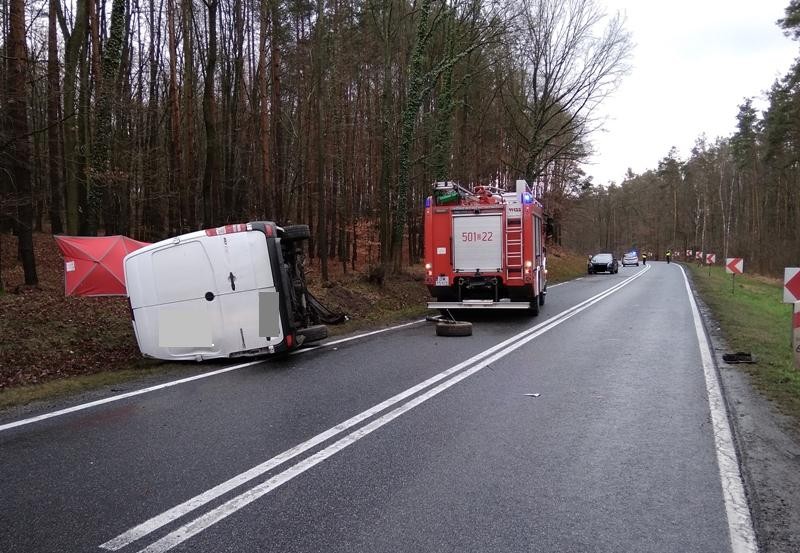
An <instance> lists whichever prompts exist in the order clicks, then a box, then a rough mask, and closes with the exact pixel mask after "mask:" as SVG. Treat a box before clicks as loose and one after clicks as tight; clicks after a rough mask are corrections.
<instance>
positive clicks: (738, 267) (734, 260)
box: [725, 257, 744, 294]
mask: <svg viewBox="0 0 800 553" xmlns="http://www.w3.org/2000/svg"><path fill="white" fill-rule="evenodd" d="M725 272H726V273H730V275H731V294H733V293H734V283H735V281H736V275H740V274H742V273H743V272H744V258H741V257H728V258H727V259H725Z"/></svg>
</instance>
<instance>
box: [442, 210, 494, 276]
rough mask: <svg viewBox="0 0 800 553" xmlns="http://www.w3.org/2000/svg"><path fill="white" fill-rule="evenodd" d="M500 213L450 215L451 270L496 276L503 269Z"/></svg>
mask: <svg viewBox="0 0 800 553" xmlns="http://www.w3.org/2000/svg"><path fill="white" fill-rule="evenodd" d="M502 245H503V215H502V213H482V214H474V213H464V214H458V213H453V270H454V271H455V272H460V273H474V272H477V271H480V272H482V273H493V272H498V271H500V270H501V268H502V267H503V248H502Z"/></svg>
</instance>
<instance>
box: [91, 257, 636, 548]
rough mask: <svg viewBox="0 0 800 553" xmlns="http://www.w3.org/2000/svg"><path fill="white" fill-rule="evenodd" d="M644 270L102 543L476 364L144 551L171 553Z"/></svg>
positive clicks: (128, 538) (141, 531)
mask: <svg viewBox="0 0 800 553" xmlns="http://www.w3.org/2000/svg"><path fill="white" fill-rule="evenodd" d="M643 273H644V272H642V273H638V274H636V275H634V276H632V277H629V278H628V279H626V280H624V281H622V282H621V283H619V284H617V285H616V286H613V287H611V288H609V289H608V290H605V291H604V292H601V293H599V294H597V295H595V296H593V297H591V298H589V299H587V300H584V301H583V302H581V303H579V304H577V305H575V306H573V307H571V308H569V309H566V310H564V311H562V312H561V313H559V314H557V315H555V316H553V317H551V318H550V319H548V320H546V321H543V322H542V323H539V324H537V325H535V326H533V327H531V328H529V329H526V330H524V331H522V332H520V333H518V334H517V335H515V336H512V337H511V338H508V339H507V340H504V341H503V342H501V343H499V344H497V345H495V346H493V347H491V348H489V349H487V350H485V351H483V352H481V353H479V354H477V355H475V356H473V357H470V358H469V359H467V360H465V361H463V362H461V363H459V364H458V365H455V366H453V367H450V368H449V369H447V370H445V371H443V372H441V373H439V374H437V375H435V376H433V377H431V378H429V379H427V380H425V381H424V382H421V383H420V384H417V385H416V386H414V387H412V388H409V389H408V390H406V391H404V392H401V393H400V394H397V395H395V396H394V397H392V398H389V399H387V400H386V401H383V402H382V403H380V404H378V405H375V406H374V407H372V408H370V409H368V410H366V411H364V412H363V413H360V414H358V415H356V416H355V417H352V418H350V419H348V420H347V421H344V422H342V423H340V424H338V425H336V426H334V427H333V428H331V429H329V430H326V431H325V432H323V433H321V434H318V435H317V436H315V437H313V438H311V439H310V440H308V441H306V442H303V443H301V444H299V445H297V446H295V447H293V448H292V449H289V450H287V451H285V452H283V453H281V454H279V455H277V456H275V457H273V458H272V459H270V460H268V461H266V462H264V463H262V464H260V465H257V466H255V467H253V468H251V469H250V470H248V471H246V472H243V473H241V474H239V475H237V476H235V477H233V478H231V479H230V480H227V481H226V482H223V483H222V484H219V485H217V486H215V487H214V488H211V489H210V490H208V491H206V492H204V493H202V494H200V495H198V496H195V497H193V498H191V499H189V500H188V501H185V502H184V503H181V504H180V505H177V506H175V507H173V508H171V509H169V510H168V511H165V512H163V513H161V514H160V515H157V516H155V517H153V518H151V519H149V520H147V521H145V522H144V523H142V524H140V525H138V526H135V527H133V528H131V529H129V530H127V531H126V532H124V533H123V534H120V535H119V536H117V537H116V538H113V539H112V540H109V541H108V542H106V543H104V544H102V545H101V546H100V547H102V548H104V549H108V550H112V551H116V550H118V549H121V548H123V547H125V546H127V545H128V544H130V543H132V542H134V541H136V540H138V539H140V538H142V537H144V536H146V535H148V534H150V533H152V532H153V531H155V530H157V529H158V528H161V527H162V526H164V525H166V524H168V523H170V522H172V521H174V520H176V519H177V518H179V517H182V516H183V515H185V514H187V513H189V512H191V511H193V510H195V509H197V508H199V507H201V506H203V505H205V504H206V503H208V502H210V501H212V500H214V499H216V498H217V497H219V496H221V495H223V494H225V493H227V492H228V491H230V490H233V489H234V488H236V487H238V486H240V485H241V484H243V483H245V482H247V481H249V480H252V479H253V478H256V477H257V476H260V475H262V474H265V473H266V472H268V471H269V470H271V469H272V468H275V467H277V466H278V465H280V464H282V463H284V462H286V461H288V460H289V459H292V458H293V457H296V456H297V455H300V454H301V453H303V452H305V451H308V450H309V449H311V448H313V447H315V446H316V445H318V444H320V443H322V442H324V441H326V440H328V439H329V438H331V437H333V436H335V435H338V434H340V433H342V432H343V431H345V430H347V429H348V428H351V427H353V426H355V425H356V424H358V423H360V422H363V421H365V420H366V419H368V418H370V417H372V416H373V415H375V414H377V413H379V412H381V411H384V410H385V409H387V408H389V407H391V406H392V405H394V404H396V403H399V402H400V401H402V400H404V399H406V398H408V397H410V396H412V395H414V394H416V393H417V392H420V391H422V390H424V389H425V388H429V387H430V386H432V385H433V384H435V383H436V382H438V381H440V380H443V379H445V378H447V377H449V376H451V375H453V374H454V373H457V372H459V371H461V370H462V369H464V368H466V367H470V366H471V368H469V369H468V370H466V371H463V372H461V373H459V374H458V375H456V376H455V377H453V378H451V379H450V380H447V381H445V382H443V383H442V384H439V385H438V386H436V387H435V388H432V389H430V390H429V391H428V392H425V393H424V394H421V395H420V396H418V397H416V398H414V399H413V400H411V401H409V402H408V403H406V404H404V405H402V406H400V407H398V408H396V409H395V410H394V411H391V412H390V413H388V414H386V415H384V416H382V417H380V418H378V419H376V420H374V421H373V422H371V423H369V424H367V425H365V426H363V427H362V428H360V429H358V430H356V431H354V432H352V433H351V434H349V435H347V436H345V437H344V438H342V439H340V440H339V441H337V442H335V443H334V444H332V445H331V446H328V447H327V448H325V449H323V450H321V451H320V452H318V453H316V454H314V455H312V456H311V457H309V458H307V459H305V460H303V461H301V462H300V463H298V464H297V465H294V466H292V467H290V468H289V469H287V470H285V471H284V472H282V473H280V474H278V475H276V476H274V477H272V478H270V479H269V480H267V481H266V482H264V483H262V484H260V485H258V486H256V487H254V488H252V489H250V490H248V491H247V492H244V493H243V494H241V495H239V496H237V497H235V498H233V499H231V500H229V501H228V502H226V503H225V504H223V505H221V506H220V507H217V508H216V509H214V510H212V511H209V512H208V513H207V514H205V515H203V516H201V517H200V518H198V519H196V520H194V521H192V522H190V523H188V524H186V525H184V526H182V527H180V528H179V529H178V530H176V531H174V532H172V533H171V534H169V535H167V536H165V537H164V538H162V539H160V540H158V541H157V542H154V543H153V544H151V545H150V546H149V547H147V548H146V549H144V550H143V551H146V552H148V553H150V552H155V551H159V552H160V551H167V550H168V549H171V548H172V547H174V546H176V545H178V544H179V543H182V542H183V541H185V540H187V539H189V538H190V537H191V536H193V535H195V534H197V533H199V532H201V531H203V530H204V529H205V528H207V527H208V526H211V525H213V524H216V523H217V522H219V521H220V520H222V519H223V518H225V517H227V516H229V515H230V514H232V513H234V512H236V511H237V510H239V509H241V508H242V507H244V506H246V505H248V504H249V503H252V502H253V501H255V500H256V499H258V498H259V497H261V496H263V495H265V494H267V493H268V492H269V491H271V490H273V489H275V488H277V487H278V486H280V485H282V484H284V483H285V482H288V481H289V480H291V479H292V478H294V477H295V476H298V475H299V474H302V473H303V472H305V471H306V470H308V469H309V468H311V467H313V466H314V465H316V464H318V463H320V462H322V461H323V460H325V459H327V458H328V457H330V456H331V455H334V454H335V453H337V452H338V451H341V450H342V449H344V448H345V447H347V446H348V445H350V444H352V443H354V442H356V441H357V440H359V439H361V438H362V437H364V436H366V435H367V434H369V433H370V432H372V431H373V430H375V429H377V428H380V427H381V426H383V425H385V424H387V423H388V422H390V421H391V420H393V419H395V418H397V417H398V416H400V415H401V414H403V413H405V412H406V411H408V410H410V409H412V408H413V407H416V406H417V405H419V404H420V403H422V402H423V401H426V400H427V399H429V398H431V397H433V396H435V395H437V394H439V393H440V392H442V391H444V390H446V389H447V388H449V387H450V386H452V385H453V384H455V383H457V382H459V381H461V380H463V379H464V378H467V377H468V376H470V375H472V374H474V373H476V372H477V371H479V370H481V369H483V368H484V367H486V366H487V365H489V364H490V363H493V362H494V361H496V360H497V359H500V358H502V357H504V356H506V355H508V354H509V353H511V352H512V351H514V350H516V349H518V348H520V347H522V346H523V345H524V344H526V343H528V342H529V341H531V340H533V339H534V338H536V337H537V336H539V335H541V334H543V333H544V332H547V331H548V330H550V329H552V328H554V327H555V326H557V325H559V324H561V323H562V322H564V321H565V320H567V319H569V318H571V317H573V316H574V315H576V314H578V313H579V312H581V311H583V310H584V309H587V308H589V307H590V306H592V305H594V304H595V303H597V302H598V301H601V300H602V299H604V298H606V297H607V296H609V295H611V294H613V293H614V292H616V291H617V290H619V289H620V288H622V287H623V286H625V285H627V284H629V283H630V282H632V281H633V280H635V279H636V278H639V276H641V275H642V274H643ZM490 356H491V357H490ZM487 358H488V359H487ZM481 360H483V361H481ZM475 363H478V364H477V365H475Z"/></svg>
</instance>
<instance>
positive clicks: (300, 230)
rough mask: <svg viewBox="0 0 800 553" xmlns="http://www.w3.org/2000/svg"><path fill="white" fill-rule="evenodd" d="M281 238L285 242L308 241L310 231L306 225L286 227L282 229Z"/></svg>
mask: <svg viewBox="0 0 800 553" xmlns="http://www.w3.org/2000/svg"><path fill="white" fill-rule="evenodd" d="M283 237H284V238H286V239H287V240H308V239H309V238H311V230H310V229H309V228H308V225H288V226H285V227H283Z"/></svg>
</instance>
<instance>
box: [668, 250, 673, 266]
mask: <svg viewBox="0 0 800 553" xmlns="http://www.w3.org/2000/svg"><path fill="white" fill-rule="evenodd" d="M670 259H672V250H667V264H669V261H670Z"/></svg>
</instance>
